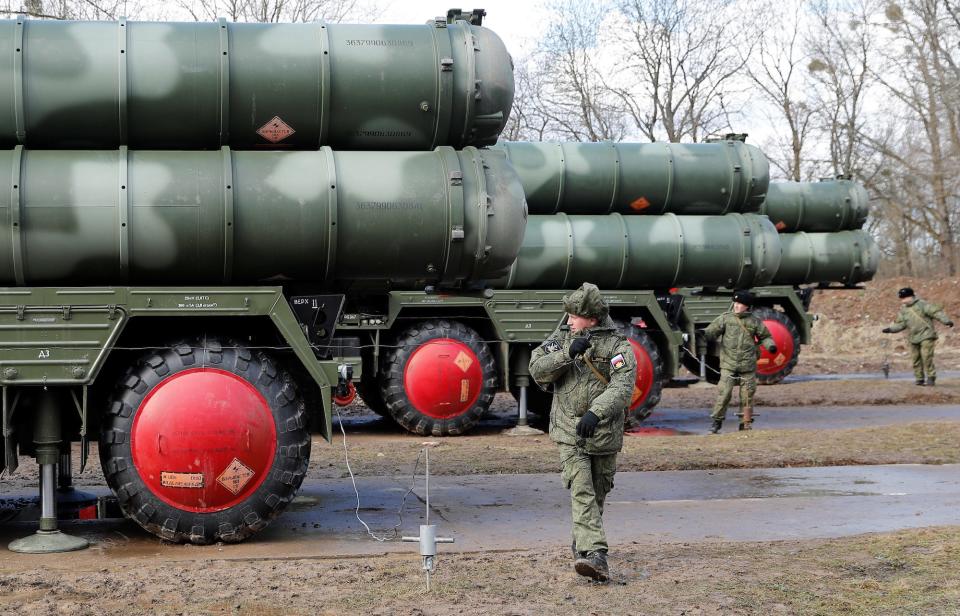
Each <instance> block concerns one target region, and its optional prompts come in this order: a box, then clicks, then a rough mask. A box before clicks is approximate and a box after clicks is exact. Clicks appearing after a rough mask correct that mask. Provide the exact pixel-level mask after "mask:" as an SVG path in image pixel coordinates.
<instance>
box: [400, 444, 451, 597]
mask: <svg viewBox="0 0 960 616" xmlns="http://www.w3.org/2000/svg"><path fill="white" fill-rule="evenodd" d="M423 452H424V455H425V457H426V466H427V471H426V484H427V485H426V501H427V503H426V505H427V519H426V522H427V523H426V524H421V525H420V536H419V537H402V538H401V539H402V540H403V541H407V542H418V543H419V544H420V558H421V559H422V560H423V566H422V569H423V571H425V572H426V574H427V590H428V591H429V590H430V575H431V574H432V573H433V571H434V570H435V569H436V568H437V561H436V558H437V544H438V543H453V538H452V537H437V527H436V526H435V525H433V524H431V523H430V448H429V447H426V448H424V451H423Z"/></svg>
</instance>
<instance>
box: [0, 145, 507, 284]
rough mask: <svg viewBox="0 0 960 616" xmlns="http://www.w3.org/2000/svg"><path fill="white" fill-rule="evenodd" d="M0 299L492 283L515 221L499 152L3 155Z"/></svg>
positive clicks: (0, 157)
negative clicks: (16, 292)
mask: <svg viewBox="0 0 960 616" xmlns="http://www.w3.org/2000/svg"><path fill="white" fill-rule="evenodd" d="M0 169H6V171H5V172H3V173H0V178H2V179H0V227H2V228H3V229H6V231H5V232H3V233H0V285H64V284H67V285H86V284H221V283H263V282H270V281H274V282H276V283H277V284H279V283H281V282H283V281H289V280H297V281H313V282H321V281H336V280H355V279H389V280H413V281H420V280H423V281H428V282H429V281H434V282H436V283H455V282H457V281H460V280H465V279H477V278H488V277H496V276H499V275H502V274H503V273H504V272H505V271H507V269H508V268H509V267H510V264H511V263H512V262H513V260H514V258H515V257H516V254H517V250H518V249H519V247H520V243H521V240H522V237H523V231H524V223H525V221H526V209H525V205H524V198H523V190H522V188H521V186H520V183H519V180H518V179H517V177H516V175H515V174H514V173H513V169H512V168H511V167H510V164H509V163H507V162H506V160H505V159H504V157H503V156H502V155H500V154H498V153H496V152H488V151H482V150H477V149H476V148H467V149H465V150H462V151H456V150H454V149H453V148H448V147H442V148H437V149H436V150H434V151H432V152H334V151H333V150H331V149H329V148H322V149H320V150H316V151H304V152H253V151H247V152H231V151H230V150H228V149H227V148H223V149H222V150H220V151H216V150H215V151H208V152H185V151H134V150H129V151H128V150H126V148H121V149H120V150H79V151H62V150H23V149H22V148H20V147H17V148H14V149H12V150H5V151H3V152H0Z"/></svg>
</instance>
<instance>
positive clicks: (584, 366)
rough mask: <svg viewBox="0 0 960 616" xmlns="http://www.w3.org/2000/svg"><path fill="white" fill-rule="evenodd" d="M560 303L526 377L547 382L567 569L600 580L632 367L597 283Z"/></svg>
mask: <svg viewBox="0 0 960 616" xmlns="http://www.w3.org/2000/svg"><path fill="white" fill-rule="evenodd" d="M563 307H564V310H566V312H567V315H566V317H564V319H563V320H562V321H561V323H560V325H559V326H558V327H557V329H556V330H555V331H554V332H553V333H552V334H550V336H549V337H548V338H547V339H546V340H545V341H544V342H543V344H541V345H540V346H539V347H537V348H536V349H534V351H533V356H532V358H531V359H530V375H531V376H532V377H533V379H534V380H535V381H536V382H537V384H539V385H540V386H541V387H544V386H545V385H547V384H552V385H553V405H552V407H551V409H550V438H551V439H552V440H553V441H554V442H555V443H556V444H557V447H558V448H559V450H560V465H561V478H562V480H563V483H564V485H565V486H566V488H567V489H568V490H570V500H571V504H572V512H573V556H574V569H575V570H576V572H577V573H579V574H580V575H583V576H587V577H590V578H592V579H594V580H596V581H599V582H605V581H607V580H608V579H609V569H608V566H607V549H608V545H607V538H606V535H605V534H604V532H603V519H602V516H603V503H604V500H605V498H606V496H607V494H608V493H609V492H610V489H611V488H613V476H614V473H616V470H617V453H618V452H619V451H620V449H621V448H622V446H623V425H624V413H625V412H626V408H627V406H628V404H629V403H630V399H631V396H632V395H633V387H634V380H635V377H636V371H637V364H636V359H635V358H634V355H633V350H632V349H631V347H630V343H629V342H628V341H627V339H626V338H625V337H624V336H623V335H621V334H620V333H619V332H618V331H617V327H616V325H615V324H614V323H613V321H612V320H611V319H610V315H609V309H608V307H607V304H606V302H605V301H604V300H603V298H602V297H601V295H600V290H599V289H598V288H597V287H596V285H593V284H590V283H584V284H583V285H582V286H581V287H580V288H579V289H577V290H576V291H574V292H573V293H571V294H570V295H567V296H565V297H564V298H563Z"/></svg>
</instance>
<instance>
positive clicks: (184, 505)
mask: <svg viewBox="0 0 960 616" xmlns="http://www.w3.org/2000/svg"><path fill="white" fill-rule="evenodd" d="M276 447H277V430H276V426H275V425H274V419H273V413H272V412H271V410H270V405H269V404H268V403H267V400H266V399H265V398H264V397H263V395H262V394H261V393H260V392H259V391H257V389H256V388H255V387H254V386H253V385H252V384H250V383H249V382H247V381H246V380H244V379H242V378H241V377H239V376H237V375H236V374H233V373H232V372H227V371H226V370H220V369H217V368H193V369H190V370H184V371H183V372H178V373H176V374H174V375H173V376H170V377H168V378H166V379H164V380H163V381H161V382H160V383H159V384H158V385H157V386H156V387H154V388H153V391H151V392H150V393H149V394H148V395H147V397H146V398H144V400H143V402H142V403H141V404H140V408H138V409H137V413H136V416H135V417H134V420H133V427H132V428H131V430H130V450H131V453H132V455H133V465H134V466H135V467H136V469H137V473H138V474H139V475H140V478H141V479H142V480H143V482H144V483H145V484H146V486H147V488H149V489H150V491H151V492H153V493H154V494H155V495H156V496H157V498H159V499H160V500H162V501H163V502H165V503H167V504H168V505H171V506H173V507H176V508H178V509H183V510H186V511H193V512H198V513H212V512H215V511H222V510H224V509H227V508H229V507H232V506H234V505H236V504H237V503H239V502H241V501H243V500H244V499H245V498H247V497H248V496H249V495H250V494H251V493H253V492H254V491H255V490H256V489H257V488H258V487H260V484H262V483H263V480H264V479H266V477H267V473H268V472H269V470H270V467H271V466H272V464H273V457H274V453H275V452H276Z"/></svg>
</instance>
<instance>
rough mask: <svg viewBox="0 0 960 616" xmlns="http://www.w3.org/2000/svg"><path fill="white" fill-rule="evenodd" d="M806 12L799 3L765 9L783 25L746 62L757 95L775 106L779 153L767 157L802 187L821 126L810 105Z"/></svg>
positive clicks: (774, 142)
mask: <svg viewBox="0 0 960 616" xmlns="http://www.w3.org/2000/svg"><path fill="white" fill-rule="evenodd" d="M803 10H804V7H803V5H802V4H801V3H799V2H794V3H792V4H791V5H788V6H783V5H782V3H770V4H767V5H765V7H764V9H763V12H764V14H766V15H767V16H768V17H769V19H770V21H772V22H775V23H779V24H783V27H782V28H771V29H770V30H768V31H766V32H764V34H763V35H762V36H761V38H760V41H759V44H758V46H757V48H756V51H755V56H754V58H753V59H750V58H747V60H748V61H747V64H746V72H747V75H748V76H749V77H750V80H751V81H752V83H753V85H754V87H755V88H756V90H755V91H756V92H758V93H759V94H760V95H761V96H762V98H763V99H765V100H766V102H767V103H769V104H770V105H771V107H772V108H773V110H774V112H773V113H772V114H771V119H772V124H773V125H774V127H775V132H776V136H775V137H773V138H772V139H771V140H770V142H771V143H770V145H771V146H772V147H773V148H775V150H776V151H775V153H773V155H772V154H771V152H770V151H769V148H768V151H767V156H768V158H769V159H770V162H771V163H772V164H773V165H774V166H775V167H776V168H777V169H778V170H779V171H780V172H781V173H782V174H783V175H784V176H785V177H787V178H788V179H790V180H794V181H797V182H799V181H801V180H802V179H804V176H805V173H804V171H805V169H804V167H805V163H806V160H805V158H804V155H805V154H806V149H805V148H806V147H807V146H808V145H809V140H810V138H811V136H812V134H813V132H814V129H815V126H816V121H815V120H816V109H815V106H814V105H812V104H810V101H809V88H808V87H806V86H807V84H806V83H805V77H806V75H805V71H804V68H805V65H806V64H807V62H808V61H809V57H808V56H807V54H806V51H805V50H804V48H803V40H802V25H801V20H800V15H801V12H802V11H803Z"/></svg>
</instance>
